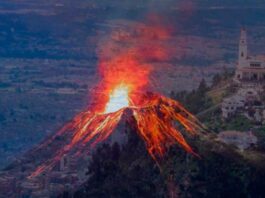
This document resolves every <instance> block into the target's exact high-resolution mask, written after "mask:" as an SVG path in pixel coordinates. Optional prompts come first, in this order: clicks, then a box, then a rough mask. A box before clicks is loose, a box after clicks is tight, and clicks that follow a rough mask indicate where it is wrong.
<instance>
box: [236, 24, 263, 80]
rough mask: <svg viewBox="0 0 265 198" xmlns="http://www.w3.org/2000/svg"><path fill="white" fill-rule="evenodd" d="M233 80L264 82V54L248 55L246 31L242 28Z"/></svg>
mask: <svg viewBox="0 0 265 198" xmlns="http://www.w3.org/2000/svg"><path fill="white" fill-rule="evenodd" d="M234 80H235V82H237V83H244V82H253V83H264V82H265V56H262V55H259V56H249V54H248V46H247V32H246V30H245V29H244V28H242V29H241V32H240V40H239V49H238V63H237V67H236V73H235V78H234Z"/></svg>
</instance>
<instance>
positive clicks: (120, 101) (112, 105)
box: [104, 84, 129, 113]
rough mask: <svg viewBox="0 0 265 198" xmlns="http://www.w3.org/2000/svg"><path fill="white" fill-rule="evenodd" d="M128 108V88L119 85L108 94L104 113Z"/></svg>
mask: <svg viewBox="0 0 265 198" xmlns="http://www.w3.org/2000/svg"><path fill="white" fill-rule="evenodd" d="M128 106H129V88H128V87H127V86H126V85H123V84H121V85H119V86H118V87H116V88H115V89H114V90H113V92H112V93H110V99H109V102H108V103H107V104H106V108H105V111H104V113H112V112H115V111H118V110H119V109H122V108H124V107H128Z"/></svg>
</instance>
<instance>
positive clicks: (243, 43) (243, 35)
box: [234, 28, 248, 81]
mask: <svg viewBox="0 0 265 198" xmlns="http://www.w3.org/2000/svg"><path fill="white" fill-rule="evenodd" d="M247 59H248V47H247V32H246V29H245V28H242V29H241V30H240V39H239V45H238V63H237V66H236V74H235V78H234V80H235V81H238V80H242V79H243V78H244V77H243V72H242V69H243V68H244V67H247V66H248V60H247Z"/></svg>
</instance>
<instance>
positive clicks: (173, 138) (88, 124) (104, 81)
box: [29, 26, 203, 178]
mask: <svg viewBox="0 0 265 198" xmlns="http://www.w3.org/2000/svg"><path fill="white" fill-rule="evenodd" d="M135 28H137V27H135ZM141 28H142V29H143V27H141ZM142 32H143V33H142V34H144V35H141V34H140V33H139V34H140V35H138V36H136V37H137V39H138V40H137V42H134V40H133V39H134V38H127V37H126V40H125V41H123V42H129V43H130V44H131V43H133V44H131V45H129V46H130V47H128V48H127V49H123V50H120V51H122V52H120V53H118V54H115V55H114V56H112V57H111V58H108V59H104V58H102V59H100V60H99V73H100V75H101V77H102V78H101V81H100V83H99V85H98V86H97V87H98V90H100V92H99V94H95V95H93V97H94V99H93V100H94V101H95V104H96V105H94V106H93V107H91V108H89V109H88V110H85V111H83V112H80V113H79V114H77V115H76V116H75V117H74V118H73V119H72V120H71V121H70V122H69V123H67V124H66V125H65V126H64V127H63V128H62V129H61V130H59V131H58V132H57V133H56V134H55V135H54V136H53V137H52V138H50V139H48V140H47V141H45V142H43V143H42V144H41V145H40V146H39V147H38V148H37V149H40V148H46V147H47V145H49V144H50V143H51V142H52V141H53V140H54V139H55V138H56V137H59V136H64V137H67V138H66V140H65V142H64V143H63V144H62V145H58V146H57V148H56V150H55V151H54V154H53V155H52V156H51V158H50V159H49V160H47V161H45V162H44V163H42V164H41V165H40V166H38V168H37V169H36V170H35V171H33V172H32V174H31V175H30V176H29V178H32V177H35V176H38V175H40V174H41V173H43V172H44V171H49V170H51V169H52V168H53V167H54V166H55V165H56V163H58V161H59V160H60V159H61V158H62V157H63V156H64V155H73V156H76V157H78V156H79V155H80V154H82V153H87V152H88V151H89V150H90V149H91V148H93V147H95V146H96V145H98V144H99V143H101V142H103V141H105V140H106V139H107V138H108V137H110V135H111V134H112V133H113V131H114V129H115V128H116V127H117V125H118V123H119V122H120V120H121V118H122V116H123V115H124V114H125V112H126V111H125V110H130V111H131V112H132V117H133V118H134V120H135V123H136V128H137V130H136V132H137V134H138V135H139V136H140V137H141V139H142V140H143V141H144V142H145V145H146V148H147V150H148V153H149V154H150V155H151V157H152V158H153V159H154V160H155V161H156V162H159V163H160V162H161V159H163V155H164V154H165V153H166V152H167V150H168V148H169V147H170V146H172V145H174V144H179V145H180V146H181V147H182V148H183V149H185V150H186V151H187V152H189V153H192V154H194V155H197V154H196V153H195V152H194V151H193V149H192V148H191V147H190V146H189V144H188V143H187V141H186V140H185V138H184V136H183V134H182V133H183V132H186V133H188V134H190V135H195V134H197V133H198V132H199V131H201V130H202V128H203V126H202V125H201V123H200V122H199V121H198V120H197V119H196V117H194V116H193V115H192V114H191V113H190V112H188V111H187V110H186V109H185V108H184V107H183V106H182V105H181V104H180V103H179V102H177V101H175V100H172V99H170V98H167V97H165V96H163V95H161V94H154V93H147V92H146V91H145V90H147V87H148V86H149V85H150V82H149V75H150V73H151V71H152V64H151V63H150V60H156V61H163V60H165V59H167V57H166V56H167V54H168V53H166V52H167V50H166V49H165V47H163V46H162V45H161V42H163V41H164V40H165V39H168V38H169V36H168V32H167V31H165V29H161V26H159V28H157V29H156V28H155V27H154V26H152V27H151V28H150V27H148V26H147V27H144V29H143V30H142ZM147 35H152V38H149V37H148V36H147ZM153 37H155V38H156V41H159V44H157V45H156V43H157V42H155V41H154V40H153ZM122 39H124V38H123V37H122ZM139 39H140V40H141V41H139ZM114 43H116V42H114ZM135 43H137V44H135ZM150 43H151V44H152V50H150V49H149V50H145V49H146V48H145V47H146V46H147V45H148V46H149V44H150ZM108 45H109V46H110V47H111V48H113V47H115V46H114V44H113V42H110V43H106V44H105V47H107V46H108ZM176 123H178V125H176ZM177 126H178V127H177ZM180 126H181V128H182V129H178V128H179V127H180Z"/></svg>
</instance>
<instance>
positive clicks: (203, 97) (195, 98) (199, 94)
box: [171, 79, 212, 114]
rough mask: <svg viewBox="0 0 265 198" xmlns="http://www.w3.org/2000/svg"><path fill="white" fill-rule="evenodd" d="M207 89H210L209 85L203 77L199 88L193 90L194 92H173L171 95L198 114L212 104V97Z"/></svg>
mask: <svg viewBox="0 0 265 198" xmlns="http://www.w3.org/2000/svg"><path fill="white" fill-rule="evenodd" d="M207 91H209V87H208V86H207V85H206V82H205V80H204V79H203V80H202V81H201V83H200V85H199V87H198V89H197V90H193V91H192V92H187V91H181V92H178V93H174V92H171V97H172V98H173V99H175V100H177V101H180V102H181V103H182V104H184V106H185V107H186V108H187V109H188V110H189V111H190V112H192V113H194V114H196V113H198V112H200V111H203V110H205V109H207V108H209V107H210V106H211V105H212V101H211V98H210V97H208V96H207Z"/></svg>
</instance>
